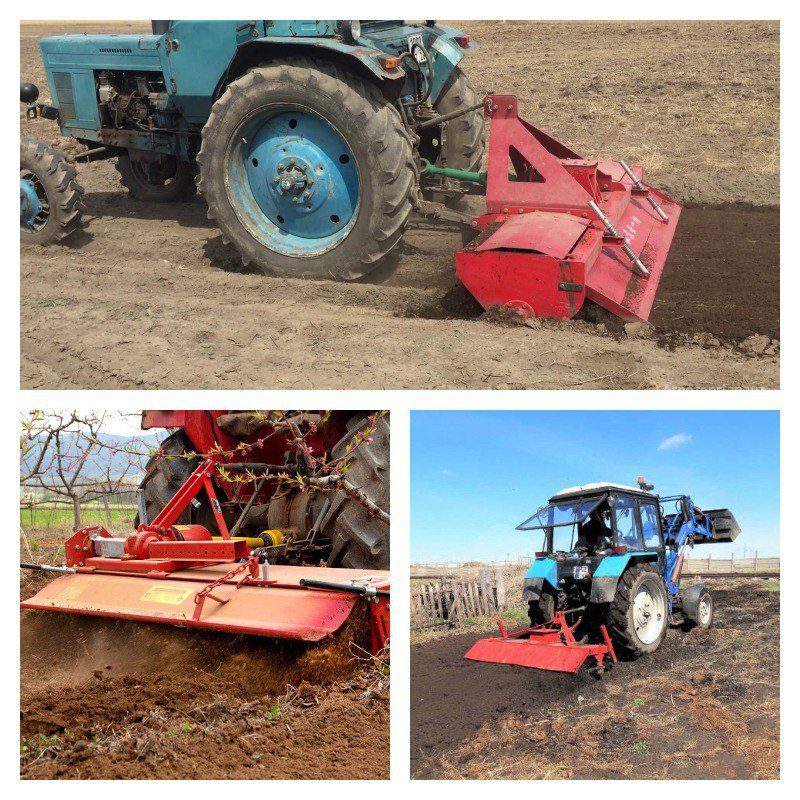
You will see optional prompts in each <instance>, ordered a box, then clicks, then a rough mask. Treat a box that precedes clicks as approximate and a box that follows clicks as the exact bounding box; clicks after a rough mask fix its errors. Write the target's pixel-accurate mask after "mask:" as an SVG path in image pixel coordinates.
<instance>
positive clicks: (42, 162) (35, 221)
mask: <svg viewBox="0 0 800 800" xmlns="http://www.w3.org/2000/svg"><path fill="white" fill-rule="evenodd" d="M19 162H20V163H19V206H20V208H19V234H20V241H21V242H22V243H23V244H50V243H51V242H58V241H61V240H62V239H65V238H66V237H67V236H69V235H70V234H72V233H74V232H75V231H76V230H77V229H78V228H79V227H80V225H81V214H82V213H83V211H84V207H83V189H82V188H81V187H80V186H79V185H78V180H77V172H76V171H75V167H74V166H73V165H72V164H70V163H68V162H67V160H66V156H65V155H64V154H63V153H62V152H61V151H60V150H58V149H57V148H55V147H52V146H51V145H49V144H47V143H46V142H43V141H41V140H40V139H36V138H35V137H33V136H23V137H22V139H21V140H20V148H19Z"/></svg>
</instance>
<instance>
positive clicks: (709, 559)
mask: <svg viewBox="0 0 800 800" xmlns="http://www.w3.org/2000/svg"><path fill="white" fill-rule="evenodd" d="M706 570H707V571H708V572H711V556H710V555H709V556H708V566H707V567H706Z"/></svg>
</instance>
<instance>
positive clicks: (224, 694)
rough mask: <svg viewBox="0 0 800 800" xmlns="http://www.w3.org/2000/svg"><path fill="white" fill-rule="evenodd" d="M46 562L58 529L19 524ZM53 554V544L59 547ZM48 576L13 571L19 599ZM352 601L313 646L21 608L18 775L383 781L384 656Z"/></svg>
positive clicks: (53, 555) (386, 770)
mask: <svg viewBox="0 0 800 800" xmlns="http://www.w3.org/2000/svg"><path fill="white" fill-rule="evenodd" d="M26 534H27V537H28V541H29V542H31V541H33V542H36V543H37V548H38V549H37V550H35V552H34V555H33V558H32V556H31V554H30V553H27V552H26V553H24V554H23V560H33V559H36V560H39V561H41V563H57V562H58V551H57V547H58V545H57V544H56V543H57V542H58V541H59V537H56V536H54V535H53V534H52V532H51V531H37V530H28V531H26ZM62 557H63V551H62ZM48 580H50V576H49V575H47V574H43V573H36V572H27V571H22V574H21V583H20V594H21V596H22V597H23V598H28V597H31V596H32V595H34V594H35V593H36V592H37V591H38V590H39V589H40V588H41V587H42V586H43V585H44V584H45V583H47V581H48ZM368 641H369V624H368V620H367V619H366V614H365V609H364V608H363V607H362V608H360V609H357V611H356V612H355V613H354V614H353V615H352V616H351V618H350V620H348V623H346V625H345V627H344V628H343V629H342V630H341V631H339V633H338V634H337V635H336V636H335V637H331V638H330V639H329V640H326V641H323V642H321V643H319V644H318V645H313V646H309V645H305V644H302V643H294V642H288V641H282V640H274V639H262V638H258V637H245V636H233V635H227V634H223V635H215V634H212V633H204V632H201V631H195V630H187V629H183V628H178V627H173V626H169V625H154V624H146V623H136V622H128V621H124V620H113V619H99V618H93V617H79V616H73V615H69V614H56V613H53V612H44V611H30V610H26V611H23V612H22V613H21V615H20V651H21V661H20V774H21V777H23V778H25V779H39V780H42V779H44V780H47V779H106V780H111V779H117V780H119V779H197V778H201V779H256V780H263V779H315V780H354V779H365V780H366V779H370V780H385V779H388V777H389V662H388V656H387V657H386V658H382V659H380V660H376V659H372V658H371V657H370V656H369V652H368V650H367V649H365V648H368V646H369V644H368Z"/></svg>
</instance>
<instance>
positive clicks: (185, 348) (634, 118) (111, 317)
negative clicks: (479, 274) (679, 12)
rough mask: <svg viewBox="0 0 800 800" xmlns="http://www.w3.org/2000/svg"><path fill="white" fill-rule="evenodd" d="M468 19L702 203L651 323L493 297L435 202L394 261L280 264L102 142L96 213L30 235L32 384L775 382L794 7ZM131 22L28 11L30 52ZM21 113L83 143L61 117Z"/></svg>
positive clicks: (529, 84) (566, 123) (494, 76)
mask: <svg viewBox="0 0 800 800" xmlns="http://www.w3.org/2000/svg"><path fill="white" fill-rule="evenodd" d="M461 26H462V27H463V28H464V29H465V30H467V31H468V32H469V33H471V34H472V35H473V36H474V37H475V38H476V40H478V41H480V42H482V47H481V48H480V49H479V50H477V51H475V52H474V53H470V54H469V56H468V60H467V61H465V69H466V70H467V71H468V72H469V74H470V76H471V78H472V80H473V82H474V83H475V85H476V86H477V87H478V88H479V89H480V90H488V89H494V90H502V91H510V92H515V93H517V94H518V95H519V96H520V100H521V108H522V112H523V114H524V115H527V116H528V117H530V118H531V119H532V121H534V122H535V123H537V124H539V125H542V126H543V127H545V128H547V129H548V130H550V131H551V132H552V133H554V134H555V135H556V136H558V137H559V138H562V139H563V140H565V141H566V142H567V143H568V144H570V145H571V146H573V147H575V148H576V149H578V150H579V151H583V152H585V153H587V154H591V155H597V156H601V157H603V156H607V157H620V156H622V157H625V158H626V159H628V160H630V161H632V162H635V163H644V164H646V165H647V170H648V175H649V177H650V180H651V181H652V182H653V183H654V184H656V185H658V186H660V187H662V188H664V189H666V190H668V191H670V192H672V193H673V194H674V196H675V197H676V198H677V199H679V200H681V201H684V202H686V203H688V204H690V205H692V206H693V207H692V208H689V209H687V210H686V211H685V212H684V216H683V218H682V223H681V225H680V227H679V229H678V234H677V236H676V239H675V242H674V245H673V249H672V252H671V255H670V260H669V262H668V264H667V268H666V270H665V274H664V278H663V280H662V283H661V287H660V291H659V294H658V297H657V299H656V305H655V307H654V310H653V314H652V319H651V322H652V323H653V326H654V329H653V330H652V331H650V330H644V331H642V330H634V331H632V330H629V331H628V332H627V333H626V331H625V330H624V329H623V327H622V326H621V325H620V324H619V323H618V322H616V321H614V320H609V319H607V318H605V317H604V316H600V315H597V314H592V313H591V312H590V313H589V314H587V315H586V318H585V319H584V320H582V321H573V322H569V323H549V322H531V323H529V324H527V325H525V324H519V323H518V320H517V319H516V318H514V317H508V315H505V314H499V315H498V314H493V313H490V314H483V313H481V310H480V309H479V308H477V307H476V304H475V303H474V301H472V300H471V299H470V298H469V297H468V296H467V295H466V292H465V291H464V290H463V289H462V288H461V287H460V285H459V284H458V282H457V280H456V278H455V275H454V267H453V253H454V251H455V250H457V249H459V247H460V246H461V239H460V234H459V233H458V232H457V231H455V230H448V229H444V230H435V229H432V228H431V226H430V225H429V224H428V223H425V222H423V221H421V220H416V219H415V220H413V221H412V224H411V228H410V230H409V232H408V235H407V237H406V239H405V243H404V246H403V248H402V250H401V252H400V253H399V267H398V269H397V271H396V272H395V274H394V275H392V276H390V277H386V276H381V275H378V276H374V278H373V279H372V281H371V282H369V281H367V282H362V283H356V284H336V283H331V282H326V281H322V282H310V281H295V280H285V279H276V278H266V277H264V276H262V275H260V274H254V273H252V272H247V271H246V270H244V268H243V267H242V266H241V264H240V263H239V260H238V257H237V256H236V254H235V253H234V252H232V251H231V250H230V249H229V248H228V247H226V246H224V245H223V244H222V240H221V236H220V234H219V232H218V231H217V229H216V228H215V227H214V226H213V225H212V224H211V223H210V222H209V221H208V220H207V219H206V216H205V207H204V204H203V202H202V200H201V199H199V198H195V199H194V200H192V201H190V202H188V203H182V204H173V205H166V206H164V205H161V206H152V205H146V204H143V203H139V202H137V201H134V200H132V199H130V198H129V197H128V196H127V195H126V194H125V192H124V190H123V189H122V187H121V186H120V185H119V181H118V177H117V174H116V172H115V170H114V168H113V164H111V163H108V162H102V163H98V164H92V165H88V166H80V167H79V173H80V181H81V183H82V184H83V185H84V186H85V187H86V190H87V194H86V204H87V207H88V213H87V226H86V228H85V230H84V231H82V232H81V233H80V234H79V235H78V236H76V237H74V239H73V240H72V241H70V243H69V244H68V245H65V246H60V247H53V248H37V247H25V248H23V252H22V265H21V268H22V308H21V315H22V319H21V325H22V364H21V380H22V385H23V387H25V388H67V387H69V388H86V387H91V388H134V387H141V388H263V387H265V386H270V387H281V388H303V389H307V388H479V389H491V388H513V389H525V388H681V387H687V388H688V387H702V388H714V387H720V388H736V387H741V388H775V387H777V386H778V363H779V356H778V352H779V338H780V337H779V280H778V279H779V213H778V210H777V203H778V186H779V174H778V170H779V138H778V109H779V83H778V74H779V72H778V41H779V29H778V25H777V24H776V23H768V22H763V23H759V22H742V23H738V22H737V23H725V22H669V23H663V22H659V23H655V22H653V23H650V22H638V23H595V22H586V23H552V22H551V23H537V22H524V23H523V22H509V23H495V22H491V23H489V22H475V21H472V22H464V23H461ZM112 28H113V29H115V30H119V31H133V30H139V31H145V30H146V29H147V28H146V25H145V24H143V23H120V22H115V23H102V24H101V23H58V24H54V25H51V24H48V23H31V24H24V25H23V26H22V39H21V70H22V74H23V75H24V76H25V77H26V78H28V79H31V80H34V81H35V82H37V83H38V84H39V85H40V86H42V87H44V86H45V84H44V80H43V70H42V67H41V63H40V56H39V53H38V48H37V42H38V39H39V38H40V37H41V36H43V35H47V34H52V33H58V32H63V31H64V30H65V29H69V30H71V31H73V32H74V31H84V30H86V31H90V32H92V31H101V30H103V29H106V30H108V31H111V29H112ZM532 43H535V46H532ZM567 45H568V46H567ZM642 54H646V57H642ZM46 94H47V92H46V89H44V91H43V96H46ZM20 128H21V131H22V132H23V133H26V134H31V135H36V136H39V137H42V138H44V139H46V140H48V141H52V142H53V143H60V144H61V145H62V146H66V147H67V148H69V146H70V144H69V142H67V141H64V140H61V139H60V138H59V136H58V131H57V130H55V129H54V128H53V126H52V123H50V122H47V121H45V120H37V121H34V122H29V121H26V120H24V119H22V120H21V123H20ZM382 278H383V280H381V279H382Z"/></svg>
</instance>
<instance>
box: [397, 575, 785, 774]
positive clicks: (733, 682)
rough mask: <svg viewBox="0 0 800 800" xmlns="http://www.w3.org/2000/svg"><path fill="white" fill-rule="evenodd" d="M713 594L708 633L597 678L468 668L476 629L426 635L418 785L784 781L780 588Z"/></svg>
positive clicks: (674, 634) (416, 649) (757, 583)
mask: <svg viewBox="0 0 800 800" xmlns="http://www.w3.org/2000/svg"><path fill="white" fill-rule="evenodd" d="M708 583H709V585H710V587H711V590H712V592H713V594H714V599H715V604H716V605H715V614H716V617H715V622H714V626H713V627H712V628H711V629H709V630H707V631H700V630H693V631H690V632H684V631H682V630H680V629H671V630H670V631H669V632H668V634H667V638H666V640H665V642H664V644H663V645H662V646H661V648H660V649H659V650H658V652H657V653H655V654H654V655H652V656H649V657H643V658H641V659H639V660H638V661H636V662H629V663H621V664H618V665H616V666H615V667H614V669H613V670H612V671H611V672H610V673H609V674H607V675H606V676H604V677H603V679H602V680H600V681H597V680H595V679H593V678H591V677H589V676H588V674H587V673H585V672H581V673H579V674H577V675H574V676H573V675H565V674H559V673H548V672H543V671H539V670H533V669H526V668H524V667H510V666H501V665H497V664H485V663H478V662H474V661H467V660H465V659H464V653H466V651H467V650H468V649H469V648H470V646H471V645H472V643H473V642H474V641H475V640H476V639H478V638H481V637H484V636H486V635H487V633H486V631H485V630H483V629H482V628H481V627H480V626H479V627H477V628H475V629H472V630H470V631H469V632H467V633H451V634H449V635H442V634H438V635H435V636H430V635H429V636H427V637H425V636H423V637H418V639H417V641H416V643H413V644H412V648H411V769H412V776H413V777H415V778H418V779H435V778H445V779H480V778H513V779H522V778H527V779H539V778H573V779H590V778H595V779H597V778H600V779H624V778H638V779H651V778H675V779H725V778H744V779H753V778H756V779H774V778H777V777H779V770H780V762H779V753H780V750H779V748H780V687H779V663H780V656H779V654H780V631H779V619H780V597H779V591H778V589H779V582H778V581H777V580H765V579H725V580H714V581H709V582H708ZM509 616H510V617H511V618H512V619H513V617H514V611H513V610H512V613H511V614H509ZM512 624H513V623H512ZM522 624H524V623H522V622H518V626H519V627H521V626H522Z"/></svg>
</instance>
